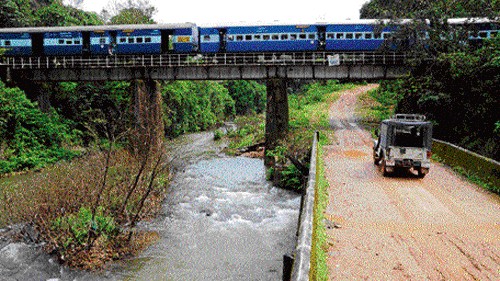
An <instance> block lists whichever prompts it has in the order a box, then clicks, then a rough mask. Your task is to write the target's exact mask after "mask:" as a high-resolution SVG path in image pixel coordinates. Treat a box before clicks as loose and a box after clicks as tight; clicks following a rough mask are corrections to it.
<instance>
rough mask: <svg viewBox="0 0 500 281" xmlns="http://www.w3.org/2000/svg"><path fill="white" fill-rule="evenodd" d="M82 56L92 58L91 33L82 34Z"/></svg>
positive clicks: (84, 32)
mask: <svg viewBox="0 0 500 281" xmlns="http://www.w3.org/2000/svg"><path fill="white" fill-rule="evenodd" d="M82 41H83V42H82V44H83V45H82V54H83V55H84V56H90V31H83V32H82Z"/></svg>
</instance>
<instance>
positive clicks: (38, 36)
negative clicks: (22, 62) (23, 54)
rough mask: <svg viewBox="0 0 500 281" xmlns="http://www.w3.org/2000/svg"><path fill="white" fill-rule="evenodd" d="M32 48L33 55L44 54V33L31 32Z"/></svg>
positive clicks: (39, 55)
mask: <svg viewBox="0 0 500 281" xmlns="http://www.w3.org/2000/svg"><path fill="white" fill-rule="evenodd" d="M31 50H32V52H33V56H35V57H41V56H43V54H44V52H43V33H31Z"/></svg>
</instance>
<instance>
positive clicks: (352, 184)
mask: <svg viewBox="0 0 500 281" xmlns="http://www.w3.org/2000/svg"><path fill="white" fill-rule="evenodd" d="M373 87H375V86H374V85H368V86H363V87H358V88H355V89H352V90H347V91H345V92H343V93H342V94H341V96H340V98H339V99H338V101H337V102H335V103H334V104H333V105H332V107H331V109H330V116H331V122H330V124H331V126H332V127H333V129H334V130H335V136H336V139H335V141H334V143H333V144H332V145H331V146H325V147H324V149H325V152H324V162H325V176H326V178H327V180H328V182H329V184H330V188H329V190H328V192H329V196H330V198H329V205H328V207H327V209H326V214H325V216H326V217H327V219H328V220H330V221H331V222H332V223H328V224H327V225H330V226H334V227H332V228H331V229H327V234H328V236H329V237H330V241H331V246H330V249H329V256H328V267H329V271H330V279H331V280H360V279H361V280H500V199H499V197H498V196H496V195H494V194H491V193H488V192H485V191H483V190H482V189H480V188H478V187H476V186H475V185H472V184H470V183H468V182H466V181H464V180H463V179H461V178H460V177H458V176H456V175H455V174H454V173H453V172H451V171H450V170H449V169H448V168H446V167H443V166H442V165H440V164H436V163H432V166H431V170H430V173H429V175H427V176H426V178H424V179H418V178H417V177H414V176H412V175H407V176H404V177H390V178H384V177H383V176H382V174H381V172H380V171H378V169H377V167H376V166H374V165H373V161H372V157H371V153H372V152H371V148H372V145H373V143H372V139H371V137H370V134H369V133H368V132H366V131H364V130H362V129H361V128H359V127H358V125H357V123H356V118H355V116H354V108H355V104H356V100H357V97H358V95H359V94H361V93H363V92H365V91H367V90H369V89H371V88H373Z"/></svg>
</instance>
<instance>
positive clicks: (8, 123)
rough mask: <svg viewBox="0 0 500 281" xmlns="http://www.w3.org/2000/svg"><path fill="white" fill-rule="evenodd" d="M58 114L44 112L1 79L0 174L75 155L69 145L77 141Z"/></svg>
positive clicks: (75, 132) (77, 133)
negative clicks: (6, 85)
mask: <svg viewBox="0 0 500 281" xmlns="http://www.w3.org/2000/svg"><path fill="white" fill-rule="evenodd" d="M79 135H80V132H79V131H76V130H71V129H70V127H69V125H68V124H67V123H66V122H64V121H63V120H62V119H61V118H60V117H59V115H58V114H57V113H56V112H55V111H52V112H51V113H50V114H45V113H43V112H41V111H40V109H38V107H37V104H36V103H32V102H31V101H29V100H28V99H27V98H26V96H25V94H24V93H23V92H22V91H21V90H19V89H18V88H7V87H5V85H4V84H3V83H2V82H0V152H1V153H2V155H0V173H9V172H13V171H21V170H26V169H33V168H41V167H44V166H45V165H47V164H48V163H54V162H56V161H58V160H61V159H70V158H72V157H74V156H75V155H77V153H76V152H73V151H71V150H70V149H68V148H67V147H68V146H71V145H74V144H76V143H77V139H78V136H79Z"/></svg>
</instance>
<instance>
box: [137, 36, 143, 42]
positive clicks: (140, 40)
mask: <svg viewBox="0 0 500 281" xmlns="http://www.w3.org/2000/svg"><path fill="white" fill-rule="evenodd" d="M143 41H144V38H142V37H137V38H136V39H135V42H136V43H142V42H143Z"/></svg>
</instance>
